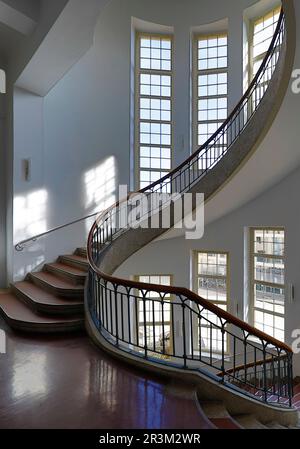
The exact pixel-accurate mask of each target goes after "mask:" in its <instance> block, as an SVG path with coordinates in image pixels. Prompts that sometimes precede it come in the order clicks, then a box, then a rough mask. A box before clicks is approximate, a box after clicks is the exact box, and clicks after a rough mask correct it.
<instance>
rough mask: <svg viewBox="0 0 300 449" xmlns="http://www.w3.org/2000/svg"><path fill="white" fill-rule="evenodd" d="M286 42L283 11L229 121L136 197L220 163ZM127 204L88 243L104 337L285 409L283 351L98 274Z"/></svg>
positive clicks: (214, 311)
mask: <svg viewBox="0 0 300 449" xmlns="http://www.w3.org/2000/svg"><path fill="white" fill-rule="evenodd" d="M284 40H285V20H284V14H283V12H281V14H280V18H279V21H278V24H277V28H276V31H275V33H274V36H273V39H272V42H271V45H270V48H269V50H268V53H267V55H266V57H265V59H264V61H263V63H262V65H261V67H260V69H259V70H258V72H257V74H256V76H255V78H254V79H253V81H252V83H251V85H250V86H249V88H248V90H247V91H246V92H245V94H244V96H243V97H242V99H241V101H240V102H239V104H238V105H237V106H236V107H235V109H234V110H233V111H232V113H231V114H230V115H229V117H228V118H227V120H225V122H224V123H223V124H222V126H221V127H220V128H219V129H218V130H217V132H216V133H215V134H214V135H213V136H211V137H210V139H209V140H208V141H207V142H206V143H205V144H204V145H203V146H202V147H200V148H199V150H198V151H196V152H195V153H194V154H192V155H191V156H190V157H189V158H188V159H187V160H186V161H185V162H183V163H182V164H181V165H180V166H179V167H177V168H176V169H175V170H173V171H171V172H170V173H168V174H167V175H166V176H164V177H163V178H161V179H160V180H159V181H157V182H155V183H153V184H151V185H150V186H148V187H147V188H145V189H143V190H141V191H140V193H144V194H146V195H148V196H150V194H151V193H153V192H157V193H163V192H169V193H170V192H179V193H184V192H188V191H190V190H191V189H192V188H193V186H194V185H195V184H196V183H197V182H199V180H200V179H201V178H202V177H204V176H205V175H206V174H207V172H208V171H209V170H211V169H212V168H213V167H214V166H215V165H216V164H218V163H219V162H220V160H221V159H222V158H223V157H224V155H225V154H226V153H227V152H229V151H230V148H231V146H232V144H233V143H234V142H235V141H236V140H237V139H238V137H239V136H240V135H241V133H242V132H243V130H244V129H245V127H246V126H247V124H248V122H249V120H250V119H251V117H252V116H253V114H255V111H256V110H257V108H258V107H259V105H260V102H261V100H262V98H263V97H264V94H265V92H266V90H267V89H268V86H269V84H270V81H271V79H272V76H273V73H274V71H275V69H276V66H277V61H278V59H279V56H280V52H281V48H282V45H283V43H284ZM125 206H127V199H124V200H123V201H120V202H118V203H117V204H115V205H114V206H112V207H111V208H109V209H107V210H106V211H105V212H104V213H102V214H101V215H100V216H99V217H98V219H97V220H96V222H95V223H94V225H93V227H92V229H91V231H90V234H89V239H88V258H89V263H90V269H89V274H88V283H87V303H88V308H89V313H90V315H91V318H92V320H93V322H94V325H95V326H96V328H97V329H98V331H99V332H100V334H101V335H102V337H103V338H105V339H106V340H107V341H108V342H109V343H111V344H112V345H114V346H116V347H118V349H120V350H123V351H125V352H128V353H132V354H135V355H136V356H138V357H142V358H144V359H148V360H152V361H154V362H157V363H163V364H169V365H175V366H181V367H183V368H184V369H189V370H201V371H203V372H205V373H206V375H212V376H214V378H215V379H219V381H221V382H223V383H224V384H226V385H228V386H229V387H231V388H238V389H239V391H240V392H243V393H244V394H246V395H250V396H251V397H253V398H255V399H257V400H261V401H264V402H267V403H274V404H275V403H276V404H280V405H281V406H283V407H284V406H291V404H292V402H291V401H292V395H293V383H292V379H293V372H292V357H293V354H292V350H291V349H290V348H289V346H287V345H286V344H284V343H282V342H280V341H278V340H276V339H274V338H272V337H270V336H269V335H267V334H265V333H263V332H260V331H259V330H257V329H255V328H254V327H252V326H250V325H249V324H247V323H245V322H243V321H241V320H239V319H238V318H236V317H234V316H233V315H231V314H229V313H228V312H226V311H224V310H222V309H220V308H218V307H217V306H215V305H214V304H212V303H211V302H210V301H208V300H205V299H203V298H201V297H200V296H198V295H196V294H195V293H193V292H192V291H190V290H188V289H186V288H180V287H179V288H178V287H170V286H163V285H154V284H145V283H141V282H135V281H131V280H126V279H119V278H116V277H113V276H111V275H109V274H107V273H105V272H104V271H102V270H101V267H102V266H103V261H104V259H105V257H108V256H106V252H107V249H109V247H110V245H111V244H113V242H115V241H116V240H117V239H118V237H119V236H120V235H122V234H124V233H126V232H127V230H128V229H127V228H126V227H125V228H124V226H122V225H121V221H122V220H121V219H120V217H121V216H122V208H123V207H125ZM150 213H151V211H150Z"/></svg>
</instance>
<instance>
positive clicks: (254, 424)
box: [233, 415, 267, 429]
mask: <svg viewBox="0 0 300 449" xmlns="http://www.w3.org/2000/svg"><path fill="white" fill-rule="evenodd" d="M233 419H234V420H235V421H237V422H238V423H239V424H240V425H241V426H242V427H244V428H245V429H267V427H266V426H265V425H263V424H262V423H261V422H259V421H258V420H257V419H256V418H255V416H253V415H238V416H234V417H233Z"/></svg>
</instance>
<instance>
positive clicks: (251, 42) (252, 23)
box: [248, 6, 281, 85]
mask: <svg viewBox="0 0 300 449" xmlns="http://www.w3.org/2000/svg"><path fill="white" fill-rule="evenodd" d="M280 10H281V7H280V6H275V7H274V8H272V9H268V10H267V11H265V12H264V13H262V14H260V15H259V16H256V17H254V18H252V19H251V20H249V38H248V46H249V51H248V59H249V60H248V68H249V69H248V72H249V73H248V76H249V81H248V85H250V83H251V81H252V80H253V78H254V76H255V75H254V64H255V63H256V62H257V61H259V60H261V62H262V61H263V60H264V58H265V56H266V54H267V52H268V50H266V51H265V52H264V53H261V54H259V55H258V56H255V57H254V29H255V25H256V24H257V23H259V22H260V21H264V20H266V19H267V18H268V17H269V16H272V15H275V14H276V13H280Z"/></svg>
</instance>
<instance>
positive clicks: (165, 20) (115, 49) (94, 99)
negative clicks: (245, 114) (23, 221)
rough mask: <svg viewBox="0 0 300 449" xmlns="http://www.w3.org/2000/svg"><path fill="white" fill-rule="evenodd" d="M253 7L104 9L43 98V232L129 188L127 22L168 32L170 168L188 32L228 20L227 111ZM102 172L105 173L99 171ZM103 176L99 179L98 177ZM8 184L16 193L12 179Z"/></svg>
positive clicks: (183, 99)
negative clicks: (89, 38) (171, 48)
mask: <svg viewBox="0 0 300 449" xmlns="http://www.w3.org/2000/svg"><path fill="white" fill-rule="evenodd" d="M253 3H255V1H250V0H244V1H242V2H239V3H238V5H237V3H236V2H235V1H233V0H227V1H223V2H221V3H220V2H219V1H217V0H214V1H213V2H201V3H200V2H198V1H196V0H188V1H185V2H181V1H179V0H176V1H174V0H172V1H171V0H165V1H164V2H161V1H158V0H154V1H151V2H148V1H146V0H142V1H141V0H127V1H124V0H113V1H111V2H110V4H109V5H108V6H107V7H106V8H105V10H104V12H103V14H102V15H101V16H100V19H99V21H98V24H97V27H96V30H95V38H94V45H93V46H92V48H91V49H90V50H89V51H88V52H87V53H86V54H85V56H84V57H83V58H82V59H81V60H80V61H79V62H78V63H77V64H76V65H74V66H73V68H72V69H71V70H70V71H69V72H68V73H67V75H66V76H65V77H64V78H63V79H62V80H61V81H60V82H59V83H58V84H57V85H56V86H55V87H54V88H53V89H52V91H51V92H50V93H49V94H48V95H47V96H46V97H45V98H44V105H43V114H44V150H43V151H44V164H43V167H44V168H43V170H44V171H43V173H44V180H43V182H42V183H41V185H42V188H44V189H45V190H46V192H47V198H48V211H47V226H48V227H49V228H52V227H55V226H58V225H61V224H64V223H67V222H69V221H71V220H74V219H76V218H79V217H81V216H84V215H86V214H89V213H90V212H91V211H94V210H98V209H101V208H102V207H103V205H105V204H107V201H108V202H109V201H111V200H112V199H114V195H115V190H116V188H117V186H118V185H119V184H129V180H130V179H129V178H130V107H131V103H130V101H131V92H130V85H131V76H132V67H131V51H132V48H131V33H132V18H133V17H136V18H139V19H142V20H145V21H148V22H150V23H154V24H161V25H166V26H170V27H174V35H175V79H174V83H175V91H174V92H175V102H174V142H175V157H174V165H177V164H178V163H179V162H181V161H182V160H184V159H185V158H186V157H187V156H188V155H189V152H190V146H189V138H190V116H189V112H190V104H189V96H190V76H191V71H190V65H191V61H190V34H191V29H192V28H193V27H196V26H199V25H201V24H207V23H211V22H215V21H218V20H221V19H224V18H227V17H228V15H229V16H230V17H229V20H230V28H229V65H230V67H232V68H231V69H230V70H229V84H230V91H231V93H230V99H229V102H230V105H231V106H233V104H234V103H235V102H236V101H237V100H238V99H239V98H240V96H241V92H242V69H241V71H238V70H236V69H235V68H234V67H235V65H236V64H238V66H240V67H242V56H243V52H242V50H243V49H242V17H243V11H244V8H246V7H247V6H249V5H251V4H253ZM230 11H231V12H230ZM17 132H21V131H17ZM182 140H184V147H183V148H182ZM109 165H110V166H111V168H110V170H109V171H107V170H106V168H105V167H107V166H109ZM103 170H105V176H103V175H101V173H103ZM15 176H16V178H15V185H16V189H15V191H18V187H17V186H18V183H19V178H18V174H17V173H16V175H15ZM77 229H78V232H76V231H75V229H72V232H70V230H69V229H67V231H66V240H65V241H67V239H68V238H70V236H71V234H72V237H71V240H72V244H71V240H68V241H69V242H70V243H69V245H68V246H69V247H70V248H71V247H72V246H74V247H75V246H77V242H78V241H79V240H82V235H83V233H84V236H86V229H87V226H85V225H84V224H83V225H82V227H80V226H78V227H77ZM51 241H52V240H51ZM47 247H48V244H47V239H45V248H47ZM51 248H52V246H51ZM45 251H46V250H45ZM53 253H54V252H51V254H53ZM16 257H19V255H18V254H17V255H16ZM49 257H50V256H49ZM46 259H47V257H46ZM28 262H29V263H28V266H30V261H28Z"/></svg>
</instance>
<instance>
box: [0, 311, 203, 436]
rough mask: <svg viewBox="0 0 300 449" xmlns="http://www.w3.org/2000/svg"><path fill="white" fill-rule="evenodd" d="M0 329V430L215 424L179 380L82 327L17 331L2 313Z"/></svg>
mask: <svg viewBox="0 0 300 449" xmlns="http://www.w3.org/2000/svg"><path fill="white" fill-rule="evenodd" d="M0 329H3V330H5V331H6V340H7V341H6V344H7V352H6V354H0V428H1V429H6V428H8V429H15V428H23V429H24V428H25V429H32V428H34V429H38V428H66V429H74V428H79V429H85V428H98V429H106V428H107V429H114V428H115V429H116V428H117V429H124V428H126V429H135V428H145V429H154V428H155V429H164V428H171V429H176V428H186V429H189V428H194V429H197V428H198V429H200V428H210V427H212V425H211V424H210V422H209V421H208V420H207V418H206V417H205V415H204V414H202V413H201V411H200V410H199V408H198V407H197V404H196V402H195V401H194V400H193V399H189V398H187V397H186V396H185V392H184V391H183V390H182V391H181V387H178V388H177V387H174V386H173V385H171V384H168V383H167V382H164V381H162V380H161V379H160V378H155V377H151V376H149V375H147V374H145V373H144V372H139V371H134V370H133V369H132V368H129V367H127V366H126V365H124V364H121V363H119V362H116V361H115V360H114V359H111V358H110V357H109V356H107V355H106V354H103V353H102V352H101V351H99V349H98V348H96V347H94V346H93V344H92V343H91V342H90V340H89V339H88V337H87V336H86V335H85V334H83V333H82V334H78V335H77V334H75V335H71V336H64V335H61V336H51V337H48V336H47V337H46V336H41V337H37V336H28V335H26V334H25V335H20V334H16V333H14V331H12V330H10V329H9V328H8V327H7V326H6V325H5V323H4V321H2V319H1V318H0Z"/></svg>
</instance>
